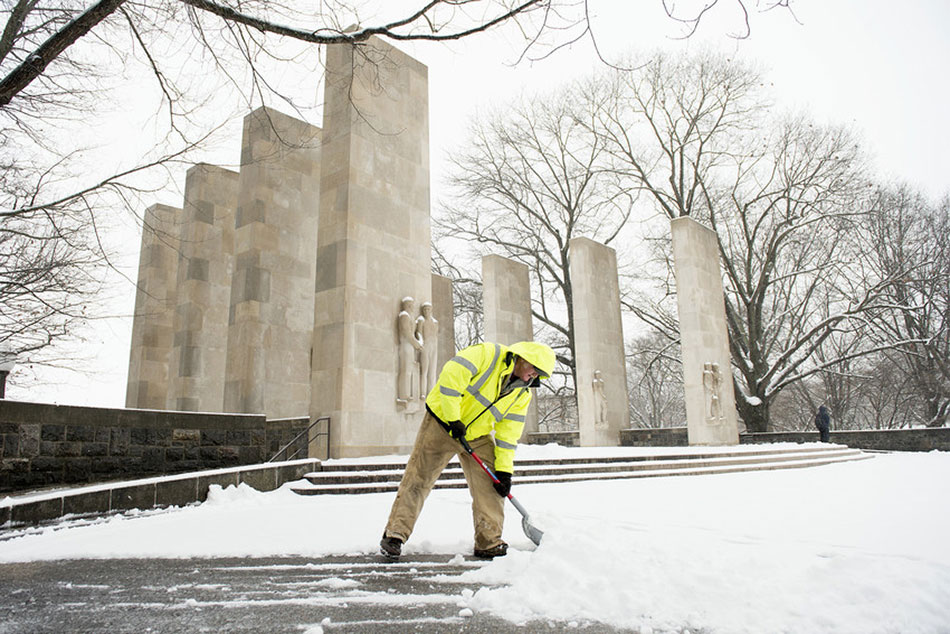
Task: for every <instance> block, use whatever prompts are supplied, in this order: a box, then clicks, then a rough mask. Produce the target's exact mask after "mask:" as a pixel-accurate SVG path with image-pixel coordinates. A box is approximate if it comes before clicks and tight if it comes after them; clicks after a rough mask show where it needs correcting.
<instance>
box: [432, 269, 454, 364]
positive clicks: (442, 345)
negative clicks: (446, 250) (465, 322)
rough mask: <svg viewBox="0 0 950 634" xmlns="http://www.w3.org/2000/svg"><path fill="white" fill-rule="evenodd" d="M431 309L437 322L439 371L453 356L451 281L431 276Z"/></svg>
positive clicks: (434, 275) (439, 276)
mask: <svg viewBox="0 0 950 634" xmlns="http://www.w3.org/2000/svg"><path fill="white" fill-rule="evenodd" d="M432 309H433V312H434V313H435V318H436V319H438V320H439V371H440V372H441V371H442V366H443V365H445V363H446V362H447V361H448V360H449V359H451V358H452V357H454V356H455V299H454V298H453V297H452V280H451V279H449V278H447V277H443V276H442V275H436V274H435V273H433V274H432Z"/></svg>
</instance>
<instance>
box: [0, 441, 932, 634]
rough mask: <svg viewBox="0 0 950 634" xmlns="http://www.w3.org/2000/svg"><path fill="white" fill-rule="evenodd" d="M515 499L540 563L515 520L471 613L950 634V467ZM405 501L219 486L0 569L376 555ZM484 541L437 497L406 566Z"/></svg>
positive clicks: (921, 457)
mask: <svg viewBox="0 0 950 634" xmlns="http://www.w3.org/2000/svg"><path fill="white" fill-rule="evenodd" d="M572 451H576V450H570V449H563V448H553V447H551V446H547V447H541V448H535V447H524V448H523V450H520V451H519V457H520V458H527V457H530V458H536V457H545V456H550V457H553V456H556V455H565V454H567V455H577V454H576V453H572ZM516 466H517V465H516ZM513 492H514V493H515V495H516V496H517V497H518V499H519V500H520V501H521V502H522V504H524V505H525V506H526V507H527V508H528V510H529V511H530V512H531V514H532V520H533V522H534V523H535V524H536V525H537V526H538V527H539V528H542V529H543V530H544V531H545V536H544V540H543V541H542V544H541V546H540V547H538V548H537V549H534V546H533V544H531V542H530V541H528V539H527V538H526V537H525V536H524V535H523V533H522V531H521V523H520V516H519V515H518V514H517V511H515V510H514V509H513V508H512V507H511V506H509V507H508V522H507V523H506V526H505V539H506V540H508V542H509V543H510V544H511V546H512V548H513V550H511V551H509V555H508V556H507V557H505V558H501V559H497V560H495V561H493V562H492V563H490V564H489V565H486V566H484V567H482V568H479V569H474V570H472V571H471V572H469V573H466V574H465V575H464V576H463V578H462V580H463V582H464V583H465V584H477V583H479V582H484V583H486V584H489V583H490V584H497V583H504V584H507V585H506V586H504V587H500V588H494V589H489V588H482V589H481V590H479V591H477V592H475V594H474V595H473V596H470V597H469V596H466V597H465V600H466V602H467V605H468V606H469V607H470V608H471V609H473V610H475V611H476V612H478V611H485V612H490V613H493V614H496V615H498V616H501V617H504V618H506V619H509V620H511V621H513V622H515V623H517V622H523V621H527V620H531V619H535V618H540V619H546V620H559V621H563V622H565V623H570V622H572V621H577V622H583V621H598V622H603V623H609V624H612V625H615V626H620V627H629V628H640V630H641V631H651V630H652V631H653V632H657V633H659V632H683V631H684V630H686V629H690V630H693V631H697V630H701V631H703V632H708V633H710V634H712V633H729V634H732V633H746V632H748V633H756V634H758V633H762V632H783V633H784V632H789V633H792V632H794V633H803V634H804V633H812V632H854V633H862V634H863V633H874V632H882V633H884V632H888V633H890V632H893V633H916V632H933V633H938V632H943V633H947V632H950V541H948V537H950V502H948V501H950V453H941V452H932V453H927V454H881V455H877V456H876V457H875V458H873V459H871V460H865V461H860V462H854V463H845V464H839V465H830V466H824V467H815V468H809V469H793V470H787V471H771V472H753V473H744V474H727V475H714V476H693V477H666V478H648V479H641V480H616V481H607V482H597V483H572V484H549V485H530V486H521V487H518V486H517V485H516V486H515V488H514V491H513ZM394 495H395V494H392V493H387V494H369V495H360V496H313V497H303V496H298V495H296V494H294V493H293V492H291V491H290V489H289V486H284V487H283V488H281V489H279V490H277V491H273V492H270V493H260V492H257V491H254V490H253V489H250V488H248V487H246V486H244V485H242V486H241V487H239V488H234V487H229V488H228V489H224V490H221V489H216V490H214V491H213V492H212V494H211V495H210V496H209V499H208V501H207V502H205V503H204V504H200V505H194V506H190V507H187V508H182V509H177V510H173V511H164V512H146V513H129V514H125V515H120V516H115V517H112V518H109V519H108V520H100V521H93V522H90V521H88V520H87V521H78V520H77V521H71V522H70V521H66V522H62V523H60V524H58V525H56V526H53V527H47V528H42V529H31V530H22V531H8V532H7V533H6V539H4V540H3V541H0V562H22V561H35V560H47V559H68V558H118V557H219V556H221V557H223V556H228V557H232V556H246V557H255V556H272V555H303V556H309V557H314V558H317V557H320V556H322V555H328V554H360V553H366V554H372V555H374V556H375V553H376V551H377V544H378V542H379V537H380V534H381V533H382V529H383V526H384V524H385V522H386V518H387V516H388V513H389V506H390V504H391V502H392V499H393V497H394ZM471 532H472V531H471V516H470V499H469V497H468V493H467V491H465V490H448V491H434V492H433V493H432V495H431V496H430V497H429V500H428V502H427V504H426V507H425V509H424V510H423V514H422V516H421V518H420V520H419V523H418V524H417V526H416V532H415V533H414V534H413V536H412V539H411V540H410V541H409V543H408V544H406V546H405V548H404V552H405V553H407V554H412V553H446V554H451V553H466V554H467V553H470V551H471ZM11 534H12V535H13V536H12V537H11ZM469 587H470V586H469ZM466 594H468V593H466ZM461 595H462V587H461V585H460V596H461Z"/></svg>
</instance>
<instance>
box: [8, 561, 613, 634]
mask: <svg viewBox="0 0 950 634" xmlns="http://www.w3.org/2000/svg"><path fill="white" fill-rule="evenodd" d="M0 548H2V543H0ZM482 565H484V562H482V561H480V560H473V559H468V558H463V557H461V556H452V555H444V556H439V555H415V556H411V557H406V558H404V559H402V560H400V561H398V562H388V561H386V560H384V559H383V558H382V557H380V556H375V555H374V556H341V557H327V558H322V559H319V560H312V559H304V558H288V557H280V558H263V559H261V558H255V559H233V558H231V559H188V560H182V559H118V560H116V559H109V560H73V561H52V562H33V563H21V564H2V565H0V633H2V634H12V633H17V634H20V633H23V634H25V633H30V634H36V633H41V632H49V633H52V632H55V633H57V634H59V633H62V632H70V633H78V632H103V633H113V632H116V633H122V632H130V633H133V632H134V633H135V634H142V633H144V632H161V633H172V632H182V633H184V632H188V633H192V632H214V633H219V632H262V633H263V632H266V633H278V632H303V633H305V634H318V633H321V632H326V633H331V632H373V633H375V632H432V633H436V632H438V633H444V632H499V633H503V632H520V633H535V632H552V631H563V630H570V631H572V632H573V631H576V632H585V633H590V634H593V633H604V634H606V633H614V632H621V631H623V630H618V629H615V628H610V627H607V626H605V625H602V624H598V623H570V624H568V623H552V622H548V621H536V622H530V623H526V624H521V625H516V624H514V623H511V622H509V621H505V620H503V619H499V618H496V617H493V616H490V615H487V614H479V613H472V611H471V610H469V609H467V608H466V607H465V598H466V597H467V596H471V593H472V592H474V591H476V590H478V587H479V586H476V585H474V584H466V583H463V582H461V581H460V579H459V575H461V574H462V573H464V572H465V571H467V570H471V569H472V568H474V567H478V566H482Z"/></svg>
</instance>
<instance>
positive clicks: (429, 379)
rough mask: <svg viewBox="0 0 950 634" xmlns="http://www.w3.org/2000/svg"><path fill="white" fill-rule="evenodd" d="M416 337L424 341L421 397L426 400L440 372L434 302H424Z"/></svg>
mask: <svg viewBox="0 0 950 634" xmlns="http://www.w3.org/2000/svg"><path fill="white" fill-rule="evenodd" d="M416 339H419V340H421V341H422V352H421V353H420V354H419V369H420V372H419V388H420V389H419V398H420V399H421V400H425V398H426V396H427V395H428V394H429V391H430V390H431V389H432V388H433V387H434V386H435V382H436V380H437V379H438V374H439V320H438V319H436V318H435V317H433V316H432V304H431V303H429V302H424V303H423V304H422V315H420V316H419V318H418V319H416Z"/></svg>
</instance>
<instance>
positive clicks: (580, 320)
mask: <svg viewBox="0 0 950 634" xmlns="http://www.w3.org/2000/svg"><path fill="white" fill-rule="evenodd" d="M570 273H571V288H572V289H573V301H572V303H571V306H572V312H573V316H574V369H575V373H576V376H577V416H578V423H579V427H580V444H581V446H582V447H616V446H618V445H620V430H621V429H626V428H627V427H629V426H630V410H629V407H628V405H627V366H626V361H625V355H624V345H623V323H622V321H621V317H620V285H619V281H618V278H617V254H616V252H615V251H614V250H613V249H611V248H610V247H608V246H605V245H603V244H600V243H599V242H594V241H593V240H590V239H588V238H574V239H573V240H571V242H570Z"/></svg>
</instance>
